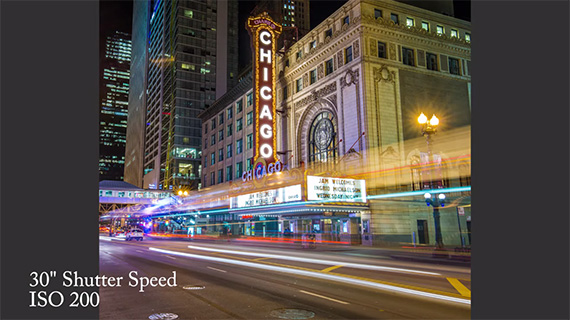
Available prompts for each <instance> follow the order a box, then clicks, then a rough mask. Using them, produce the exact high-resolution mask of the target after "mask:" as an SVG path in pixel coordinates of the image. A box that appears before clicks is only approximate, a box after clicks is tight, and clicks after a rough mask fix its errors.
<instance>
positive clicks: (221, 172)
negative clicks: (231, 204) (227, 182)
mask: <svg viewBox="0 0 570 320" xmlns="http://www.w3.org/2000/svg"><path fill="white" fill-rule="evenodd" d="M222 182H224V169H220V170H218V183H222Z"/></svg>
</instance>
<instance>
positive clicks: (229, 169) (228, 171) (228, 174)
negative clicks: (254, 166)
mask: <svg viewBox="0 0 570 320" xmlns="http://www.w3.org/2000/svg"><path fill="white" fill-rule="evenodd" d="M233 172H234V171H233V170H232V166H227V167H226V181H232V173H233Z"/></svg>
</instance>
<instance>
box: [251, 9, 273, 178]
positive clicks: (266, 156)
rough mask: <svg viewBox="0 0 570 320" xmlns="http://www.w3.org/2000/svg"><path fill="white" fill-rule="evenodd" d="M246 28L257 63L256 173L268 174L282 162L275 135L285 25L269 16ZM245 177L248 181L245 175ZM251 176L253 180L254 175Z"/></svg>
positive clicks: (254, 75) (252, 20)
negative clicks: (281, 38) (279, 55)
mask: <svg viewBox="0 0 570 320" xmlns="http://www.w3.org/2000/svg"><path fill="white" fill-rule="evenodd" d="M246 27H247V29H248V31H249V33H250V36H251V40H252V49H253V60H254V61H255V63H254V64H253V94H254V103H255V104H254V116H255V134H254V145H255V155H254V159H255V165H254V173H255V172H266V170H267V169H266V168H265V167H266V166H267V167H268V166H269V165H270V164H273V166H276V165H277V162H278V160H279V159H278V158H277V150H276V135H275V62H276V61H275V53H276V51H277V48H276V47H277V38H278V37H279V34H281V26H280V25H279V24H277V23H276V22H275V21H273V20H272V19H271V18H270V17H269V16H268V15H267V14H266V13H265V14H263V15H261V16H257V17H250V18H248V20H247V26H246ZM279 167H281V166H280V165H279ZM260 169H261V170H260ZM254 175H255V174H254ZM243 177H244V180H246V179H245V177H246V175H245V174H244V176H243ZM249 177H250V179H251V174H250V175H249ZM253 178H258V177H253Z"/></svg>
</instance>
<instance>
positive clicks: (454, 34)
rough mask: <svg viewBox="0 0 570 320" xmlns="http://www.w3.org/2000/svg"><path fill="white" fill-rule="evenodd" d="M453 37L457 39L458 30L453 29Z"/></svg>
mask: <svg viewBox="0 0 570 320" xmlns="http://www.w3.org/2000/svg"><path fill="white" fill-rule="evenodd" d="M451 36H452V37H456V38H457V30H454V29H451Z"/></svg>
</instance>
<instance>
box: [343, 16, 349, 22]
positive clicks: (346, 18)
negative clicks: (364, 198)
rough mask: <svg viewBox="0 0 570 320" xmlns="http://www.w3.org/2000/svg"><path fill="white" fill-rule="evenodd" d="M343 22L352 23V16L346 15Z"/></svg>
mask: <svg viewBox="0 0 570 320" xmlns="http://www.w3.org/2000/svg"><path fill="white" fill-rule="evenodd" d="M342 23H343V24H350V17H349V16H346V17H344V19H343V20H342Z"/></svg>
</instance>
